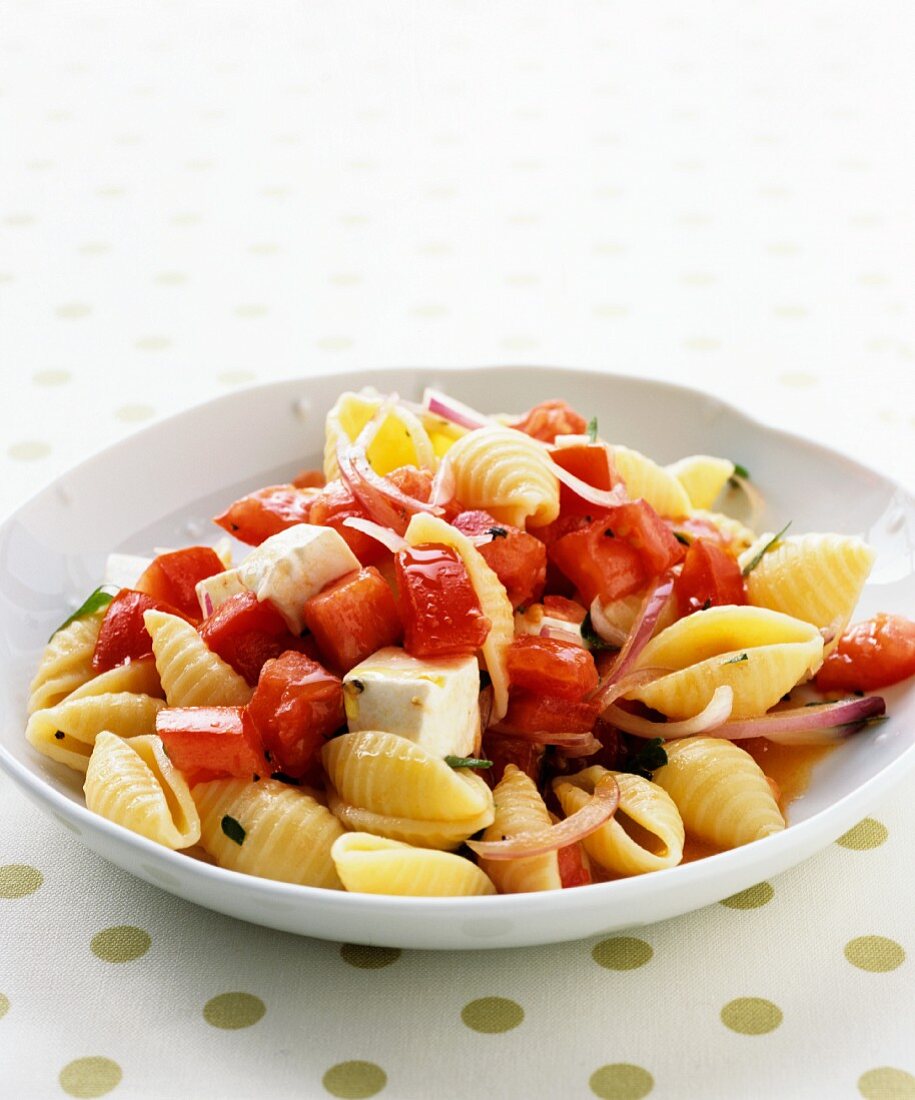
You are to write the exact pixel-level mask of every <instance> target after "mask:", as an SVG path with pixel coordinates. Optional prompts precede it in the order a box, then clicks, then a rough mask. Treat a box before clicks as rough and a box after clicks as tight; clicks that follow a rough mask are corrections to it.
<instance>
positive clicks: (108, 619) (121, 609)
mask: <svg viewBox="0 0 915 1100" xmlns="http://www.w3.org/2000/svg"><path fill="white" fill-rule="evenodd" d="M144 611H166V612H168V614H170V615H178V616H179V617H180V618H182V619H183V618H185V616H184V615H182V614H181V612H180V611H179V610H178V608H176V607H172V605H171V604H168V603H164V602H163V601H162V600H156V599H153V597H152V596H149V595H147V594H146V593H145V592H136V591H134V589H132V588H122V589H121V590H120V592H118V594H117V595H116V596H115V597H114V599H113V600H112V601H111V603H110V604H108V609H107V611H106V612H105V617H104V619H102V625H101V629H100V630H99V632H98V638H97V640H96V643H95V650H94V651H93V653H92V667H93V668H94V669H95V671H96V672H107V671H108V670H109V669H111V668H116V667H117V666H118V665H123V664H124V663H125V662H127V661H141V660H143V658H144V657H152V655H153V648H152V638H151V637H150V636H149V631H148V630H147V629H146V627H145V626H144V624H143V612H144Z"/></svg>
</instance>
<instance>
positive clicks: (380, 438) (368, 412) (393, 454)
mask: <svg viewBox="0 0 915 1100" xmlns="http://www.w3.org/2000/svg"><path fill="white" fill-rule="evenodd" d="M382 400H383V398H382V397H380V396H379V395H378V394H374V393H369V392H363V393H352V392H349V391H348V392H346V393H341V394H340V396H339V397H338V398H337V403H336V404H335V405H334V407H333V408H332V409H331V410H330V412H329V413H328V414H327V419H326V421H325V425H324V476H325V477H326V478H327V480H328V481H333V480H334V479H335V478H338V477H339V476H340V468H339V466H338V465H337V445H338V444H339V443H340V442H345V441H347V440H349V441H352V440H354V439H355V438H356V436H357V435H358V434H359V433H360V432H361V431H362V429H363V428H364V427H365V426H366V424H368V422H369V421H370V420H371V419H372V417H373V416H374V415H375V413H376V412H378V410H379V409H380V408H381V403H382ZM366 457H367V458H368V460H369V464H370V465H371V467H372V469H373V470H374V471H375V472H376V473H378V474H382V475H384V474H389V473H390V472H391V471H392V470H396V469H398V468H399V467H401V466H423V467H425V468H426V469H430V470H431V469H435V465H436V458H435V451H434V449H433V446H432V442H431V440H430V439H429V435H428V433H427V432H426V429H425V428H424V427H423V425H422V423H421V422H420V421H419V419H418V418H417V417H416V415H415V414H414V413H413V412H411V411H410V409H407V408H405V407H404V406H403V405H394V406H393V407H392V408H391V411H390V412H389V413H388V415H387V416H386V417H385V421H384V423H383V424H382V425H381V427H380V428H379V429H378V434H377V435H376V436H375V438H374V439H373V440H372V443H371V445H370V446H369V448H368V450H367V451H366Z"/></svg>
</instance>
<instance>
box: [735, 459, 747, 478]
mask: <svg viewBox="0 0 915 1100" xmlns="http://www.w3.org/2000/svg"><path fill="white" fill-rule="evenodd" d="M734 477H742V478H743V479H744V481H749V480H750V471H749V470H748V469H747V468H746V466H741V465H740V463H739V462H735V463H734Z"/></svg>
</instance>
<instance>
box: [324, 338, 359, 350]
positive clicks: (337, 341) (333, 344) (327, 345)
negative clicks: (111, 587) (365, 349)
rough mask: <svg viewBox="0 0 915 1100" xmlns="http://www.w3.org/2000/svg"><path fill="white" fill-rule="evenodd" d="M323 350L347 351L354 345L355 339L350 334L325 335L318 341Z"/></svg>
mask: <svg viewBox="0 0 915 1100" xmlns="http://www.w3.org/2000/svg"><path fill="white" fill-rule="evenodd" d="M317 346H318V347H319V348H320V349H321V350H322V351H346V349H347V348H351V347H352V346H353V341H352V340H351V339H350V338H349V337H348V336H324V337H322V338H321V339H320V340H318V342H317Z"/></svg>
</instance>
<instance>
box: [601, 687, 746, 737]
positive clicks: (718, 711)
mask: <svg viewBox="0 0 915 1100" xmlns="http://www.w3.org/2000/svg"><path fill="white" fill-rule="evenodd" d="M630 690H631V689H630ZM733 709H734V689H733V688H731V687H729V686H728V685H727V684H722V685H721V687H719V688H716V689H715V694H714V695H713V696H712V698H711V701H710V702H709V704H708V706H707V707H705V709H704V710H701V711H700V712H699V713H698V714H695V715H693V717H692V718H684V719H683V721H681V722H650V721H649V720H648V719H647V718H639V717H638V715H636V714H630V713H629V712H628V711H625V710H622V709H621V708H620V707H617V706H612V705H611V706H610V707H608V708H607V709H606V710H605V711H604V721H605V722H609V723H610V724H611V725H613V726H616V728H617V729H618V730H622V731H623V733H631V734H633V735H634V736H635V737H652V738H653V737H662V738H663V739H664V740H665V741H675V740H677V739H679V738H681V737H693V736H695V735H696V734H697V733H708V732H709V730H717V729H718V727H719V726H721V725H723V724H724V723H725V722H727V720H728V718H730V716H731V711H732V710H733Z"/></svg>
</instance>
